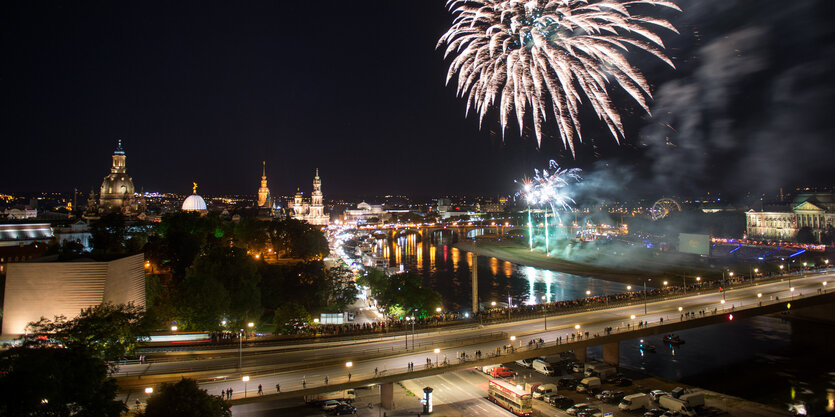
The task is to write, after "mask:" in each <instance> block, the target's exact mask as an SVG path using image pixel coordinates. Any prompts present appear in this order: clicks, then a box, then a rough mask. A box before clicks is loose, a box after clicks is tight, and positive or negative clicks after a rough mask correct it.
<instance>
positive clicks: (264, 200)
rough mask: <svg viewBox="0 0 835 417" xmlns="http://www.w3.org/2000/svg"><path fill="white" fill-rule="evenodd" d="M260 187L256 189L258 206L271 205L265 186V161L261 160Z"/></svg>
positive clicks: (268, 191) (268, 192)
mask: <svg viewBox="0 0 835 417" xmlns="http://www.w3.org/2000/svg"><path fill="white" fill-rule="evenodd" d="M261 163H262V171H261V188H259V189H258V207H270V206H272V198H271V197H270V189H269V188H268V187H267V162H266V161H262V162H261Z"/></svg>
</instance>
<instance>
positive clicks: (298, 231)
mask: <svg viewBox="0 0 835 417" xmlns="http://www.w3.org/2000/svg"><path fill="white" fill-rule="evenodd" d="M268 232H269V236H270V240H271V242H272V245H273V248H274V249H275V251H276V252H277V254H278V255H279V256H286V257H292V258H299V259H314V258H319V259H321V258H324V257H325V256H328V253H329V249H328V240H327V239H326V238H325V235H324V233H322V231H321V230H319V229H318V228H316V227H314V226H312V225H311V224H309V223H307V222H303V221H299V220H296V219H286V220H274V221H272V222H271V223H270V225H269V228H268Z"/></svg>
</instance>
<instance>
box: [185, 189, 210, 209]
mask: <svg viewBox="0 0 835 417" xmlns="http://www.w3.org/2000/svg"><path fill="white" fill-rule="evenodd" d="M183 211H196V212H199V213H205V212H206V211H207V209H206V202H205V201H204V200H203V197H200V196H199V195H197V183H196V182H195V183H194V191H193V194H192V195H190V196H188V198H186V201H183Z"/></svg>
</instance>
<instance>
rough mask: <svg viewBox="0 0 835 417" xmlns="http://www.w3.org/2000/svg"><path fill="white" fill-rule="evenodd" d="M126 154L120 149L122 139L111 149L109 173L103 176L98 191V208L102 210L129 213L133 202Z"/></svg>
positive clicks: (131, 182)
mask: <svg viewBox="0 0 835 417" xmlns="http://www.w3.org/2000/svg"><path fill="white" fill-rule="evenodd" d="M126 159H127V156H126V155H125V150H124V149H122V141H121V140H119V144H118V145H117V146H116V150H115V151H113V157H112V164H111V166H110V174H108V175H107V176H106V177H104V180H103V181H102V183H101V189H100V192H99V208H100V209H101V210H103V211H122V212H124V213H130V211H131V204H132V203H133V202H134V201H133V200H134V198H133V197H134V195H133V194H134V188H133V179H132V178H131V177H130V175H128V174H127V168H126V166H125V162H126Z"/></svg>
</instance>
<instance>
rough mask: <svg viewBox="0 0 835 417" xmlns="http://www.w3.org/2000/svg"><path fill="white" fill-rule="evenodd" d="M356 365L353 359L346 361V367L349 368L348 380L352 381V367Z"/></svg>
mask: <svg viewBox="0 0 835 417" xmlns="http://www.w3.org/2000/svg"><path fill="white" fill-rule="evenodd" d="M352 366H354V363H353V362H351V361H348V362H345V368H346V369H347V370H348V382H351V367H352Z"/></svg>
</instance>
